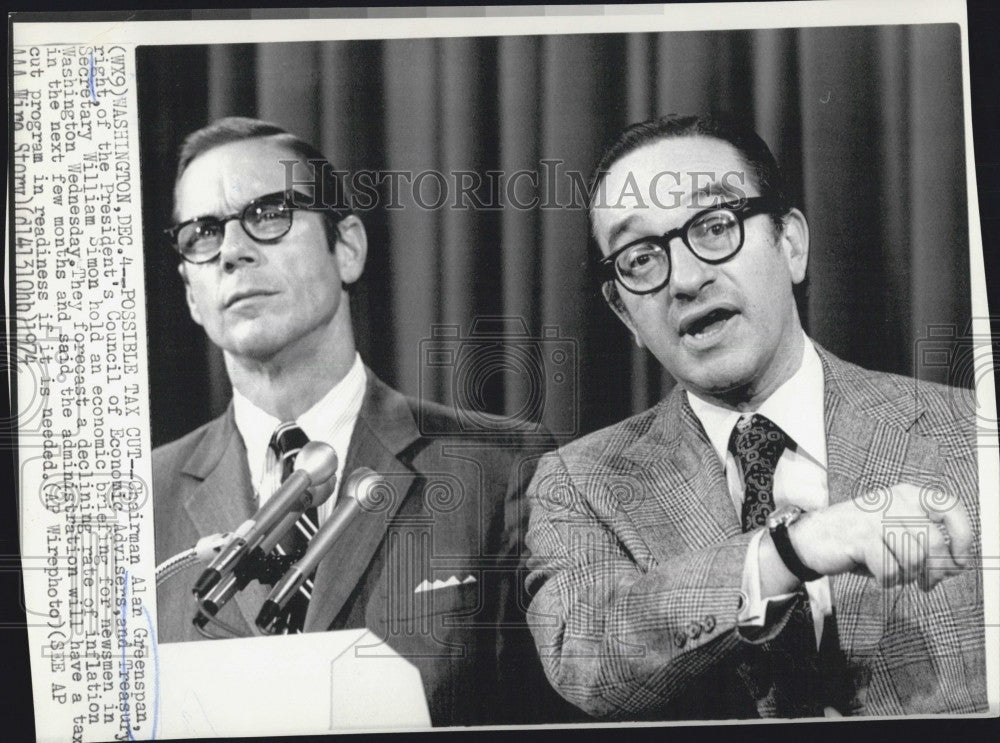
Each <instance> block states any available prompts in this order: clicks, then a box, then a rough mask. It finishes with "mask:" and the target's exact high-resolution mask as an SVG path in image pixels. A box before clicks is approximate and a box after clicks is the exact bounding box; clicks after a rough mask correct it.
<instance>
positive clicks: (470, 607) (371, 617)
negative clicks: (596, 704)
mask: <svg viewBox="0 0 1000 743" xmlns="http://www.w3.org/2000/svg"><path fill="white" fill-rule="evenodd" d="M418 421H419V424H420V425H419V426H418ZM428 432H433V433H428ZM544 448H545V447H544V445H538V444H536V445H534V446H530V445H529V443H528V442H527V441H526V440H523V439H522V438H518V437H515V436H507V437H504V438H497V437H495V436H492V437H488V436H480V435H474V434H470V433H468V432H467V431H463V428H462V425H461V421H460V420H458V419H457V418H456V416H455V414H454V413H453V412H452V411H451V410H449V409H446V408H444V407H442V406H439V405H433V404H426V403H418V402H416V401H413V400H409V399H407V398H405V397H404V396H403V395H401V394H399V393H398V392H396V391H395V390H392V389H391V388H389V387H387V386H386V385H385V384H383V383H382V382H380V381H379V380H378V379H377V378H375V376H374V375H373V374H371V372H370V371H369V372H368V383H367V390H366V394H365V398H364V401H363V403H362V407H361V412H360V414H359V417H358V420H357V423H356V425H355V428H354V433H353V435H352V438H351V443H350V447H349V450H348V454H347V461H346V463H345V468H344V472H345V473H350V472H352V471H354V469H356V468H357V467H360V466H368V467H371V468H372V469H374V470H375V471H376V472H378V473H380V474H381V475H383V477H385V479H386V481H387V483H388V486H389V487H388V488H386V489H385V490H384V491H383V492H382V496H383V497H381V498H380V499H379V500H378V503H377V505H376V506H375V507H373V508H372V509H371V510H370V511H367V512H363V513H362V514H361V515H360V516H359V517H358V518H357V520H356V521H354V522H353V523H352V525H351V527H350V529H349V531H348V532H347V533H346V534H345V535H344V537H343V538H341V539H340V540H339V541H338V542H337V543H336V545H335V547H334V549H333V551H332V552H331V553H330V554H328V555H327V556H326V558H325V559H324V560H323V561H322V562H321V563H320V565H319V567H318V568H317V572H316V576H315V581H314V588H313V594H312V600H311V602H310V604H309V609H308V612H307V615H306V620H305V631H306V632H317V631H323V630H328V629H330V630H339V629H352V628H359V627H368V628H369V629H371V630H372V631H373V632H374V633H375V634H376V635H377V637H375V638H373V640H372V642H371V643H370V645H369V647H368V648H367V649H366V652H370V653H371V654H372V655H373V656H378V655H379V654H380V652H384V649H385V644H388V646H390V647H392V648H393V649H394V650H395V651H396V652H397V653H399V654H400V655H401V656H403V657H404V658H407V659H408V660H409V661H410V662H411V663H413V664H414V665H415V666H417V668H419V670H420V673H421V677H422V679H423V684H424V690H425V692H426V695H427V700H428V706H429V709H430V713H431V719H432V722H433V723H434V724H435V725H462V724H500V723H509V722H531V721H537V720H540V719H551V721H560V720H562V719H567V717H568V716H571V715H572V714H576V710H573V711H572V713H571V712H570V711H569V710H570V709H571V708H570V707H569V705H566V703H565V702H563V700H562V699H560V698H559V697H558V696H556V695H555V694H554V693H552V692H551V690H549V689H548V684H547V683H546V681H545V679H544V675H543V673H542V669H541V666H540V664H539V661H538V658H537V654H536V653H535V650H534V647H533V645H532V643H531V638H530V633H529V632H528V630H527V628H526V626H525V624H524V608H525V607H526V606H527V603H526V598H525V597H524V595H523V592H522V591H519V589H518V586H521V585H522V584H523V573H521V574H519V572H518V566H519V560H520V556H519V554H518V553H519V542H520V536H523V528H522V527H523V526H524V525H525V524H526V516H525V512H524V508H523V505H524V504H523V502H522V499H521V496H522V495H523V491H524V486H525V485H526V483H527V482H528V481H529V480H530V477H531V474H532V473H533V471H534V467H535V464H536V463H537V459H538V456H539V455H540V454H541V453H542V451H544ZM548 448H551V446H548ZM153 492H154V504H155V508H154V519H155V535H156V540H155V541H156V559H157V563H158V564H159V563H160V562H162V561H163V560H165V559H167V558H169V557H171V556H172V555H174V554H177V553H178V552H181V551H183V550H184V549H187V548H189V547H191V546H192V545H194V543H195V542H196V541H197V540H198V539H199V538H200V537H203V536H206V535H208V534H213V533H217V532H225V531H229V530H231V529H233V528H235V527H236V525H238V524H240V523H242V522H243V521H244V520H245V519H247V518H249V517H250V516H251V515H252V514H253V512H254V510H255V508H256V505H255V503H254V501H253V495H252V486H251V480H250V473H249V472H248V469H247V465H246V449H245V447H244V444H243V440H242V437H241V436H240V435H239V432H238V430H237V428H236V425H235V423H234V419H233V413H232V406H230V408H229V410H227V412H226V413H225V414H224V415H222V416H221V417H219V418H217V419H215V420H213V421H212V422H210V423H208V424H207V425H205V426H203V427H201V428H199V429H198V430H196V431H194V432H192V433H191V434H189V435H187V436H185V437H184V438H181V439H179V440H177V441H175V442H172V443H170V444H167V445H165V446H162V447H160V448H158V449H157V450H156V451H154V452H153ZM203 568H204V566H203V565H198V566H195V567H193V568H191V569H190V570H187V571H185V572H184V573H182V574H181V575H179V576H177V577H174V578H171V579H169V580H168V581H167V582H165V583H164V584H163V585H162V586H159V587H158V589H157V603H158V615H159V616H158V620H159V621H158V626H159V641H160V642H177V641H186V640H202V639H204V638H203V637H202V636H201V635H199V634H198V633H197V632H196V631H195V629H194V627H193V626H192V624H191V619H192V616H193V612H194V604H193V602H192V598H191V593H190V591H191V586H192V585H193V583H194V580H195V579H196V578H197V576H198V574H199V573H200V571H201V570H202V569H203ZM451 576H455V577H457V578H458V579H459V580H460V581H465V580H466V579H468V578H469V576H472V579H474V582H473V581H469V582H467V583H466V582H463V583H462V584H461V585H459V586H452V587H448V588H441V589H438V590H431V591H421V592H415V589H416V588H417V587H418V586H419V585H420V584H421V583H423V582H424V581H429V582H433V581H435V580H439V581H445V580H447V579H448V578H450V577H451ZM269 590H270V589H269V588H266V587H264V586H261V585H260V584H259V583H257V582H254V583H251V584H250V585H249V586H248V587H247V588H246V589H245V590H244V591H243V592H241V593H239V594H237V596H236V597H235V598H234V600H233V601H231V602H230V603H229V604H228V605H227V606H226V607H224V608H223V610H222V611H221V612H220V614H219V618H220V619H223V620H224V621H226V622H228V623H229V624H231V625H233V626H234V627H235V628H236V629H237V630H238V631H239V632H241V633H242V634H243V635H246V636H249V635H252V634H253V632H252V630H251V628H252V627H253V625H254V620H255V618H256V615H257V612H258V611H259V609H260V606H261V603H262V602H263V600H264V598H265V597H266V595H267V593H268V591H269ZM210 627H211V625H210Z"/></svg>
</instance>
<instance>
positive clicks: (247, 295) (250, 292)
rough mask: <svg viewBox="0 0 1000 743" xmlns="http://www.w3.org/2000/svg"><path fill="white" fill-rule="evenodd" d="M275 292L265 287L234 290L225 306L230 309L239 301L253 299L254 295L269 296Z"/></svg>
mask: <svg viewBox="0 0 1000 743" xmlns="http://www.w3.org/2000/svg"><path fill="white" fill-rule="evenodd" d="M273 293H274V292H270V291H265V290H263V289H246V290H243V291H238V292H234V293H233V294H231V295H230V296H229V298H228V299H227V300H226V305H225V306H226V309H229V308H230V307H232V306H233V305H234V304H236V303H237V302H241V301H243V300H244V299H251V298H253V297H267V296H270V295H271V294H273Z"/></svg>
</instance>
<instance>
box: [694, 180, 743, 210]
mask: <svg viewBox="0 0 1000 743" xmlns="http://www.w3.org/2000/svg"><path fill="white" fill-rule="evenodd" d="M712 196H725V197H740V196H743V194H742V193H741V192H740V191H737V190H736V189H734V188H730V187H729V186H727V185H726V184H724V183H719V181H712V182H711V183H709V184H707V185H705V186H702V187H701V188H699V189H698V190H696V191H694V192H693V193H692V194H691V205H692V206H698V207H701V206H707V205H706V204H704V203H703V202H702V201H701V200H700V199H701V197H712Z"/></svg>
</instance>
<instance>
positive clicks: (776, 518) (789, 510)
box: [767, 506, 823, 583]
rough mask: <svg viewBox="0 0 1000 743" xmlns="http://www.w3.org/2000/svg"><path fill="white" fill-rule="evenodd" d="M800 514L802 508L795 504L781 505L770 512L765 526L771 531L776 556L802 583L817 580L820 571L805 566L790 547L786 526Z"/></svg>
mask: <svg viewBox="0 0 1000 743" xmlns="http://www.w3.org/2000/svg"><path fill="white" fill-rule="evenodd" d="M800 516H802V509H801V508H798V507H797V506H782V507H781V508H778V509H776V510H774V511H772V512H771V513H770V515H769V516H768V517H767V528H768V529H769V530H770V532H771V541H772V542H774V548H775V549H776V550H778V556H779V557H780V558H781V561H782V562H783V563H785V567H786V568H788V571H789V572H790V573H791V574H792V575H794V576H795V577H796V578H798V579H799V580H800V581H802V582H803V583H808V582H809V581H811V580H819V579H820V578H822V577H823V574H822V573H817V572H816V571H815V570H812V569H811V568H807V567H806V566H805V565H804V564H803V563H802V560H800V559H799V556H798V555H797V554H795V548H794V547H792V540H790V539H789V538H788V527H789V526H791V525H792V524H794V523H795V522H796V521H798V520H799V517H800Z"/></svg>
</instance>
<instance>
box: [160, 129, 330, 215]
mask: <svg viewBox="0 0 1000 743" xmlns="http://www.w3.org/2000/svg"><path fill="white" fill-rule="evenodd" d="M292 160H293V161H295V163H294V165H292V166H291V173H289V167H288V166H287V165H285V164H284V163H283V162H282V161H285V162H287V161H292ZM289 175H291V176H292V177H293V178H294V179H295V180H296V181H297V182H310V181H312V180H313V178H312V171H311V166H310V165H309V164H308V163H306V162H304V161H302V159H301V158H300V157H299V156H298V155H297V154H295V153H294V152H292V151H291V150H290V149H289V148H288V147H287V146H285V145H283V144H281V143H280V142H278V141H275V140H274V139H273V138H263V137H262V138H256V139H246V140H240V141H238V142H227V143H226V144H223V145H219V146H218V147H213V148H212V149H210V150H207V151H205V152H203V153H201V154H200V155H198V156H197V157H195V158H194V159H193V160H192V161H191V163H190V164H189V165H188V167H187V169H186V170H185V171H184V173H183V174H182V175H181V177H180V179H179V180H178V182H177V187H176V188H175V190H174V204H175V213H176V216H177V217H178V218H179V219H181V220H184V219H191V218H193V217H196V216H203V215H207V214H215V213H222V212H227V213H228V212H232V211H235V210H238V209H240V208H242V207H243V206H245V205H246V204H247V203H249V202H250V201H253V200H254V199H256V198H259V197H261V196H264V195H266V194H271V193H276V192H278V191H284V190H285V189H286V184H288V183H289V180H290V179H289Z"/></svg>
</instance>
